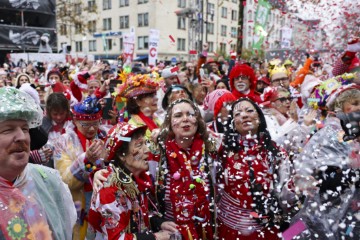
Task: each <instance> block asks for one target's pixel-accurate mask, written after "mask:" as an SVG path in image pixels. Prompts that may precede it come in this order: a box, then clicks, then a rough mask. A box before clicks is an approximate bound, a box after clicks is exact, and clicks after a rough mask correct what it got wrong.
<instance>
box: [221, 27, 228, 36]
mask: <svg viewBox="0 0 360 240" xmlns="http://www.w3.org/2000/svg"><path fill="white" fill-rule="evenodd" d="M226 31H227V30H226V26H225V25H221V34H220V35H221V36H223V37H226Z"/></svg>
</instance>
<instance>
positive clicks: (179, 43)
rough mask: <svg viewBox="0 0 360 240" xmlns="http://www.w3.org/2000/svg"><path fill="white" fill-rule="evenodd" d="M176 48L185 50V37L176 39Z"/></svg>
mask: <svg viewBox="0 0 360 240" xmlns="http://www.w3.org/2000/svg"><path fill="white" fill-rule="evenodd" d="M177 50H178V51H185V39H184V38H178V39H177Z"/></svg>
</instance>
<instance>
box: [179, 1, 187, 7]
mask: <svg viewBox="0 0 360 240" xmlns="http://www.w3.org/2000/svg"><path fill="white" fill-rule="evenodd" d="M177 6H178V7H179V8H186V0H178V5H177Z"/></svg>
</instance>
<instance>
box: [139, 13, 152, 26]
mask: <svg viewBox="0 0 360 240" xmlns="http://www.w3.org/2000/svg"><path fill="white" fill-rule="evenodd" d="M146 26H149V14H148V13H140V14H138V27H146Z"/></svg>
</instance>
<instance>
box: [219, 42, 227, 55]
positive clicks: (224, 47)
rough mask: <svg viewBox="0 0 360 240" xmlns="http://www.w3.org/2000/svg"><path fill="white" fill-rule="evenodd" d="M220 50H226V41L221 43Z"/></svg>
mask: <svg viewBox="0 0 360 240" xmlns="http://www.w3.org/2000/svg"><path fill="white" fill-rule="evenodd" d="M220 52H223V53H225V52H226V43H220Z"/></svg>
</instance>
